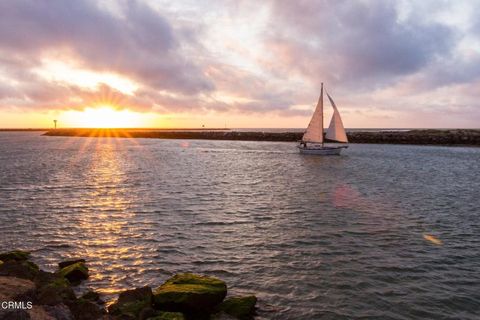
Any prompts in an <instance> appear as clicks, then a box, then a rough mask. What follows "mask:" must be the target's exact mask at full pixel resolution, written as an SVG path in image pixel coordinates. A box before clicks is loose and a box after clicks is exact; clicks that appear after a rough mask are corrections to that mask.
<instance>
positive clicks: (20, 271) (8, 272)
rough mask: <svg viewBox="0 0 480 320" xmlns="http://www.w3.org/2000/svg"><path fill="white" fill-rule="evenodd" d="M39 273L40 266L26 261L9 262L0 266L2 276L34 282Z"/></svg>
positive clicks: (13, 260)
mask: <svg viewBox="0 0 480 320" xmlns="http://www.w3.org/2000/svg"><path fill="white" fill-rule="evenodd" d="M38 272H39V268H38V266H37V265H36V264H35V263H33V262H31V261H26V260H23V261H22V260H15V259H12V260H7V261H5V262H4V263H2V264H1V265H0V276H9V277H17V278H22V279H28V280H33V279H34V278H35V277H36V275H37V274H38Z"/></svg>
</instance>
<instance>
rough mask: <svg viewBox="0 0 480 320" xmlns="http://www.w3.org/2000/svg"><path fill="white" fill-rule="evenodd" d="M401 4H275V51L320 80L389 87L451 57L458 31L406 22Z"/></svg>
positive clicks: (293, 66)
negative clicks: (436, 62)
mask: <svg viewBox="0 0 480 320" xmlns="http://www.w3.org/2000/svg"><path fill="white" fill-rule="evenodd" d="M396 3H397V2H395V1H388V0H386V1H383V0H382V1H361V2H360V1H357V2H353V1H342V0H341V1H326V0H325V1H295V2H292V1H274V2H273V8H274V10H273V11H274V14H273V15H274V16H275V19H274V20H273V21H272V25H275V26H278V27H276V28H272V30H275V31H274V32H272V34H271V38H270V41H271V47H272V48H273V49H274V50H278V51H279V52H280V53H281V54H280V56H281V57H283V60H280V61H279V62H281V63H282V65H284V66H286V67H287V68H288V72H290V71H291V70H294V71H298V72H301V73H302V74H304V75H307V76H309V77H310V78H312V79H313V80H314V81H320V80H321V79H323V80H324V81H328V82H330V83H334V84H342V85H349V86H355V87H357V88H358V87H359V86H385V85H388V84H391V83H392V82H394V81H396V80H397V79H398V77H401V76H404V75H408V74H412V73H415V72H417V71H419V70H421V69H422V68H424V67H425V66H427V65H428V64H429V63H430V62H431V61H432V60H435V59H437V58H438V57H445V56H449V55H450V54H451V50H452V49H454V46H453V44H454V41H455V33H454V32H453V30H451V29H450V28H449V27H447V26H445V25H442V24H439V23H435V22H429V23H427V22H422V20H418V19H415V17H412V18H407V19H406V20H404V21H400V17H399V11H398V8H397V7H396Z"/></svg>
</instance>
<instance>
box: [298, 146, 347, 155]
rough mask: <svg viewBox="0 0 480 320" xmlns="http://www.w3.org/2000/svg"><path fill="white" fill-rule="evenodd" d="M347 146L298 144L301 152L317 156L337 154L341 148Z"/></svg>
mask: <svg viewBox="0 0 480 320" xmlns="http://www.w3.org/2000/svg"><path fill="white" fill-rule="evenodd" d="M346 148H348V147H347V146H340V147H303V146H299V147H298V149H299V150H300V153H301V154H311V155H317V156H339V155H340V153H341V152H342V149H346Z"/></svg>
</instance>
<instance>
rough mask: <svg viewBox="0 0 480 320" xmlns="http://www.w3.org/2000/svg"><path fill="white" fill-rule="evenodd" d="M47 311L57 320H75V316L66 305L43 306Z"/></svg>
mask: <svg viewBox="0 0 480 320" xmlns="http://www.w3.org/2000/svg"><path fill="white" fill-rule="evenodd" d="M43 308H44V309H45V311H46V312H47V313H48V314H49V315H51V316H53V318H54V319H55V320H74V317H73V314H72V312H71V311H70V309H69V308H68V307H67V306H66V305H65V304H57V305H55V306H43Z"/></svg>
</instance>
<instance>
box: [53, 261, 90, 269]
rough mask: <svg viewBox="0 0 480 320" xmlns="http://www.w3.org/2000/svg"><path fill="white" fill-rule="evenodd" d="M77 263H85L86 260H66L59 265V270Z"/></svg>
mask: <svg viewBox="0 0 480 320" xmlns="http://www.w3.org/2000/svg"><path fill="white" fill-rule="evenodd" d="M77 262H83V263H85V262H86V261H85V259H74V260H66V261H62V262H59V263H58V268H59V269H63V268H65V267H68V266H71V265H72V264H75V263H77Z"/></svg>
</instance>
